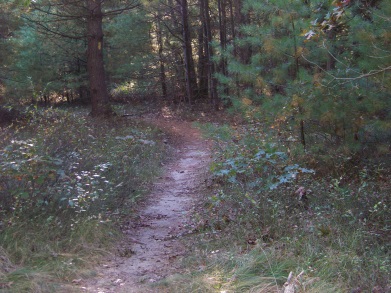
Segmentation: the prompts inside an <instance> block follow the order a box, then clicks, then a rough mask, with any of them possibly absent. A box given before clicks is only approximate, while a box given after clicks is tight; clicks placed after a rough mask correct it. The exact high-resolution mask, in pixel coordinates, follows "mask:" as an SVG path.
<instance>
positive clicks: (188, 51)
mask: <svg viewBox="0 0 391 293" xmlns="http://www.w3.org/2000/svg"><path fill="white" fill-rule="evenodd" d="M181 14H182V15H181V16H182V34H183V55H184V63H185V79H186V96H187V100H188V102H189V103H192V102H193V100H194V96H195V93H196V91H197V79H196V74H195V68H194V60H193V54H192V51H193V50H192V47H191V36H190V28H189V20H188V14H189V12H188V4H187V0H182V1H181Z"/></svg>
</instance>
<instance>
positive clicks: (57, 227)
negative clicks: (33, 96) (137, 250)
mask: <svg viewBox="0 0 391 293" xmlns="http://www.w3.org/2000/svg"><path fill="white" fill-rule="evenodd" d="M0 135H1V151H0V230H1V236H0V248H1V249H0V251H4V255H5V256H7V257H8V259H9V260H10V263H11V264H10V265H9V267H10V269H9V270H8V271H6V272H2V271H0V273H1V275H0V278H1V282H2V283H12V282H14V285H13V287H12V288H14V289H15V290H16V291H18V292H23V291H26V292H31V290H32V291H34V290H35V289H32V288H35V287H34V286H36V288H41V290H42V291H43V292H51V291H52V290H55V289H53V288H55V287H56V286H58V283H59V282H60V283H61V282H64V281H65V282H70V281H71V280H73V279H74V278H76V277H78V275H77V274H80V270H84V269H86V268H87V267H88V266H89V265H91V263H93V262H94V261H95V259H96V257H98V256H99V255H100V254H101V253H105V252H106V251H108V250H109V247H108V246H109V244H110V243H111V244H112V241H113V240H114V239H117V236H116V228H115V227H114V226H113V225H112V223H113V222H115V221H117V220H118V217H119V216H121V215H122V214H123V213H126V214H128V213H129V210H130V209H132V208H133V207H134V205H135V203H136V202H137V201H138V199H139V198H140V197H141V196H142V195H143V194H144V193H145V192H147V191H148V190H149V187H150V181H151V180H152V179H153V178H154V177H155V176H156V175H158V172H159V166H160V164H159V162H160V161H161V160H162V157H163V155H164V154H165V150H164V146H162V145H161V144H159V143H158V141H159V139H158V138H159V135H160V134H159V133H157V132H156V131H155V130H154V129H151V128H150V127H147V126H143V125H141V124H139V123H134V122H131V121H126V120H124V119H123V118H121V117H116V118H113V119H112V120H107V121H96V120H92V119H90V118H86V113H85V111H80V110H74V111H69V110H67V111H63V110H60V109H52V108H47V109H43V110H41V109H36V108H30V109H28V110H26V113H25V120H23V121H20V122H19V124H18V125H15V126H13V125H11V126H9V127H7V128H4V129H2V132H1V134H0ZM1 259H2V258H1ZM12 264H15V266H22V267H23V269H22V268H21V269H20V270H15V266H14V265H12ZM22 270H25V271H24V272H25V273H24V274H21V273H20V272H21V271H22ZM45 284H46V285H45ZM19 286H26V288H25V289H22V287H19ZM46 286H48V287H46ZM45 288H46V289H45ZM45 290H46V291H45ZM68 292H69V291H68Z"/></svg>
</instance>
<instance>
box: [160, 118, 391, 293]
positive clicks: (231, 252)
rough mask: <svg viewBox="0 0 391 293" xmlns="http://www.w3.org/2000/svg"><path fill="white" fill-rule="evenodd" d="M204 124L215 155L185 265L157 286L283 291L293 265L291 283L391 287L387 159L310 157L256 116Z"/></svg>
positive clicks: (307, 288) (326, 288) (329, 288)
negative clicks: (276, 137)
mask: <svg viewBox="0 0 391 293" xmlns="http://www.w3.org/2000/svg"><path fill="white" fill-rule="evenodd" d="M204 130H205V131H206V135H208V136H209V137H214V138H215V140H216V149H215V154H216V155H215V160H214V163H213V164H212V166H211V172H212V175H213V180H211V182H209V184H208V185H209V192H207V194H206V197H205V199H204V200H203V203H202V204H201V206H200V208H199V209H198V210H199V212H198V214H197V215H195V218H194V225H195V227H196V228H195V232H196V233H197V234H196V235H197V237H196V239H195V238H194V237H191V238H189V243H190V245H191V247H192V248H193V252H194V253H192V255H190V256H189V257H188V258H187V259H186V260H185V263H184V268H185V269H186V270H187V271H188V272H189V273H188V274H184V275H178V276H174V277H172V278H170V279H167V280H166V281H165V282H164V283H161V284H160V285H159V286H161V288H162V289H163V288H170V289H169V290H168V292H283V291H284V283H285V282H286V281H287V278H288V275H289V273H290V272H292V273H293V280H295V284H296V286H295V287H296V291H295V292H311V293H313V292H390V290H391V287H390V286H391V284H390V281H389V280H390V277H391V276H390V272H391V260H390V236H389V235H390V214H389V207H390V204H391V199H390V194H391V186H390V184H389V182H390V181H389V180H390V178H391V174H390V169H389V166H388V167H385V166H386V165H385V166H383V168H379V165H377V164H376V163H374V161H370V160H369V159H368V158H366V159H365V160H362V161H358V162H356V163H355V164H350V163H345V164H344V162H350V161H351V160H352V159H351V158H355V159H356V160H357V158H356V157H355V155H354V154H344V153H340V152H339V153H335V152H334V151H335V149H331V148H330V149H329V150H328V152H327V153H324V154H323V156H324V158H325V157H326V156H327V160H326V159H324V160H323V162H327V161H328V162H332V164H330V165H328V166H327V165H317V164H314V161H316V160H319V156H318V154H317V153H311V152H309V151H307V152H303V151H302V150H300V149H299V148H300V146H297V147H293V146H292V145H291V146H290V150H289V151H288V150H287V148H286V146H284V145H283V144H281V143H279V142H278V141H277V142H276V141H275V142H274V143H271V141H272V138H273V137H272V136H267V135H265V134H263V131H262V129H261V126H260V125H252V126H244V127H236V128H230V127H228V126H223V127H220V126H216V125H212V124H209V125H207V126H206V127H205V126H204ZM289 152H290V155H288V154H289ZM348 157H349V158H348ZM342 158H343V159H342ZM307 166H311V168H309V167H307ZM336 166H339V168H338V169H336ZM349 166H351V167H349ZM318 169H319V170H321V172H322V174H321V175H319V174H317V172H318ZM327 170H329V172H326V171H327ZM336 176H337V177H336ZM194 247H196V249H194ZM295 278H296V279H295Z"/></svg>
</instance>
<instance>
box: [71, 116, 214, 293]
mask: <svg viewBox="0 0 391 293" xmlns="http://www.w3.org/2000/svg"><path fill="white" fill-rule="evenodd" d="M166 114H167V113H166ZM166 114H165V113H164V112H163V113H162V114H160V115H158V116H157V115H153V116H152V115H146V116H145V117H143V118H144V120H145V121H146V122H147V123H149V124H151V125H153V126H156V127H158V128H160V129H162V130H163V131H164V132H165V133H167V135H168V137H169V139H168V140H167V143H169V144H170V145H171V146H172V147H173V148H174V156H173V158H171V159H170V160H169V161H168V162H167V163H166V164H165V165H164V166H163V172H162V175H161V176H160V177H159V178H158V180H157V181H156V182H155V183H154V186H153V188H152V192H151V193H150V194H149V195H148V196H147V197H146V199H145V201H144V202H143V203H142V204H141V205H140V206H139V208H138V212H137V213H136V217H135V218H134V216H132V218H131V219H130V218H129V220H127V221H124V225H123V227H121V230H122V232H123V234H124V235H123V240H122V241H121V242H120V243H118V245H117V248H116V252H115V255H112V256H110V257H108V258H106V259H104V260H103V261H102V263H101V264H100V266H99V267H97V268H96V269H95V271H96V276H95V277H94V278H92V279H88V280H80V282H79V281H78V280H75V282H77V283H79V285H80V288H81V289H82V291H84V292H101V293H103V292H105V293H106V292H157V291H159V292H162V291H161V288H160V289H154V288H153V285H154V283H156V282H157V281H159V280H161V279H163V278H164V277H166V276H168V275H172V274H174V273H176V272H177V271H178V267H179V262H180V259H181V258H182V257H183V256H184V255H185V254H186V251H185V248H184V246H183V245H182V244H181V237H183V236H185V235H187V234H189V233H191V231H192V230H193V229H192V228H191V222H190V219H191V214H192V211H193V210H194V207H195V203H196V202H197V198H199V194H200V193H201V192H202V188H203V187H202V186H204V184H202V182H204V181H205V175H206V171H207V167H208V164H209V161H210V157H211V155H210V146H209V143H208V141H207V140H205V139H203V138H201V134H200V132H199V131H198V130H197V129H195V128H194V127H192V126H191V123H190V122H187V121H182V120H178V119H174V118H172V117H170V115H166Z"/></svg>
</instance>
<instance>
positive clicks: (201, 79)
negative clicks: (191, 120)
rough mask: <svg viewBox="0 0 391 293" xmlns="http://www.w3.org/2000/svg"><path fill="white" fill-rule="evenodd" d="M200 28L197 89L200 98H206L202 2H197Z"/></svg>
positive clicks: (206, 71)
mask: <svg viewBox="0 0 391 293" xmlns="http://www.w3.org/2000/svg"><path fill="white" fill-rule="evenodd" d="M199 6H200V20H201V26H200V28H199V31H198V72H197V73H198V88H199V95H200V97H202V98H204V97H208V60H207V56H205V51H206V49H205V48H206V45H205V43H206V40H205V13H204V5H203V0H200V1H199Z"/></svg>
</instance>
